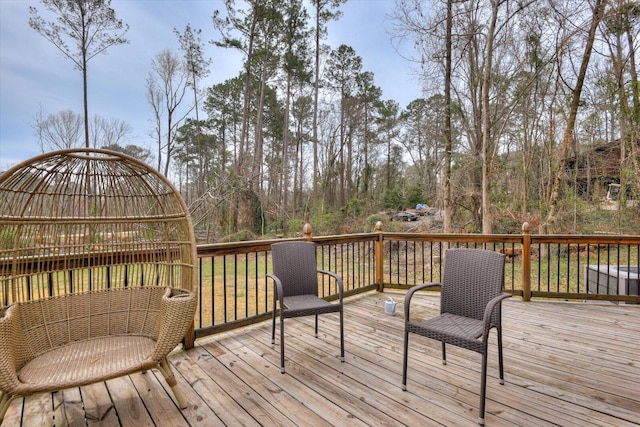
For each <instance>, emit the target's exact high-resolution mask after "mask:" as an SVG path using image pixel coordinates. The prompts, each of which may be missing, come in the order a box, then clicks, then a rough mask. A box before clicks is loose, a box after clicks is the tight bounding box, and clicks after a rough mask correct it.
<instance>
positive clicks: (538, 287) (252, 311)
mask: <svg viewBox="0 0 640 427" xmlns="http://www.w3.org/2000/svg"><path fill="white" fill-rule="evenodd" d="M300 239H305V240H309V241H313V242H315V243H316V245H317V259H318V268H322V269H325V270H331V271H335V272H336V273H338V274H340V275H341V276H342V278H343V282H344V289H345V294H346V295H352V294H356V293H359V292H364V291H367V290H371V289H377V290H380V291H381V290H384V289H385V288H408V287H411V286H413V285H415V284H418V283H424V282H438V281H440V277H441V274H442V265H443V257H444V254H445V250H446V249H447V248H449V247H476V248H478V247H480V248H485V249H490V250H495V251H500V252H502V253H504V254H505V255H506V257H507V267H506V273H505V290H506V291H507V292H511V293H513V294H514V295H517V296H520V297H522V299H523V300H525V301H527V300H529V299H531V298H562V299H578V300H603V301H611V302H626V303H636V304H637V303H640V296H638V295H639V294H640V289H638V287H639V284H638V282H639V280H638V271H637V268H638V259H639V258H640V256H639V254H640V235H636V236H600V235H588V236H587V235H582V236H576V235H531V234H530V233H529V231H528V225H527V224H525V225H523V231H522V233H521V234H509V235H495V234H492V235H480V234H422V233H420V234H415V233H390V232H384V231H383V230H382V228H381V225H380V224H379V225H378V226H377V229H376V230H375V231H374V232H372V233H362V234H349V235H339V236H318V237H316V236H313V235H312V233H311V227H310V226H308V225H306V226H305V228H304V229H303V233H302V236H301V237H300ZM294 240H295V239H294ZM281 241H283V239H274V240H258V241H250V242H234V243H217V244H207V245H200V246H198V261H199V272H198V274H199V280H198V283H199V285H198V293H199V308H198V311H197V313H196V319H195V334H196V337H199V336H204V335H209V334H212V333H216V332H221V331H225V330H229V329H233V328H236V327H239V326H243V325H248V324H251V323H254V322H258V321H261V320H265V319H267V318H269V317H270V316H271V313H272V309H273V283H270V282H269V281H268V280H267V278H266V273H268V272H270V271H271V245H272V244H273V243H276V242H281ZM52 257H55V255H52ZM53 261H54V260H50V262H53ZM39 262H44V261H42V260H39ZM47 262H49V261H47ZM65 262H66V263H67V264H65V266H64V268H61V270H65V271H61V272H60V274H56V275H52V274H49V275H47V276H46V277H40V276H41V275H40V276H38V275H34V277H33V280H23V281H21V284H20V285H19V286H18V287H19V289H18V292H17V297H11V298H10V297H9V289H8V287H7V286H3V287H0V301H3V302H4V304H5V305H6V304H7V303H10V302H11V301H12V300H13V299H15V298H18V300H23V299H31V298H43V297H48V296H53V295H57V294H59V293H69V292H82V291H84V290H87V289H91V288H92V283H91V281H92V280H93V279H92V275H88V276H87V275H86V274H84V270H83V269H86V268H87V265H88V264H87V263H86V262H82V260H77V262H75V263H73V264H72V265H71V264H69V260H68V259H65ZM5 264H6V263H2V262H0V276H3V278H4V279H5V280H4V283H5V284H6V283H9V281H11V277H10V276H11V273H10V272H11V269H10V268H8V264H7V265H5ZM629 266H631V267H635V269H636V270H635V271H629V269H628V267H629ZM34 268H35V267H34ZM101 268H102V269H103V270H105V271H104V272H103V273H104V275H106V277H111V276H114V277H115V275H120V276H122V275H124V276H125V277H128V276H129V275H132V274H133V273H130V272H129V273H128V272H127V269H126V265H124V266H123V265H115V266H109V265H104V266H102V267H101ZM87 277H88V278H87ZM132 277H133V276H132ZM7 279H8V280H7ZM27 279H29V277H27ZM132 280H134V279H132ZM126 282H127V281H126V280H124V283H125V284H124V286H126ZM40 283H42V285H40ZM321 285H322V287H321V293H322V296H323V297H325V298H327V299H332V298H336V289H335V284H333V283H329V282H321ZM23 288H24V289H23ZM12 298H13V299H12Z"/></svg>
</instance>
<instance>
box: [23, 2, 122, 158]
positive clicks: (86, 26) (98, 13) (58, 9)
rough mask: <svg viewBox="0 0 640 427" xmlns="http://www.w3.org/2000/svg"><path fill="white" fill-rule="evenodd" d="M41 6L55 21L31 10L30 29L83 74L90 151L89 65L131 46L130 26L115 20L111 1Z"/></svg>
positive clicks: (87, 141)
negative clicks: (113, 49) (118, 47)
mask: <svg viewBox="0 0 640 427" xmlns="http://www.w3.org/2000/svg"><path fill="white" fill-rule="evenodd" d="M41 3H42V5H43V6H44V7H45V9H47V10H48V11H49V12H51V13H53V14H54V15H55V16H56V20H55V21H46V20H45V19H44V18H42V17H41V16H40V15H39V14H38V9H36V8H35V7H33V6H29V13H30V14H31V18H29V25H30V26H31V28H33V29H34V30H36V31H37V32H38V33H40V34H41V35H42V36H43V37H44V38H46V39H47V40H49V41H50V42H51V43H53V45H54V46H55V47H56V48H58V50H60V52H62V54H63V55H64V56H65V57H66V58H68V59H70V60H71V61H72V62H73V63H74V65H75V67H76V68H77V69H78V70H80V72H81V73H82V87H83V95H84V140H85V146H86V147H89V107H88V96H87V64H88V62H89V61H90V60H91V59H92V58H93V57H95V56H96V55H98V54H100V53H104V52H105V51H106V50H107V49H108V48H110V47H111V46H114V45H119V44H125V43H128V40H127V39H125V38H124V35H125V33H126V32H127V31H128V30H129V25H125V24H123V23H122V21H121V20H119V19H117V18H116V13H115V11H114V10H113V9H112V8H111V7H110V6H111V0H41Z"/></svg>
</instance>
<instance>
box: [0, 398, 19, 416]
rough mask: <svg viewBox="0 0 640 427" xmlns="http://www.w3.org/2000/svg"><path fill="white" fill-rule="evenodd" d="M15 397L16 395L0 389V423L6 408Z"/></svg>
mask: <svg viewBox="0 0 640 427" xmlns="http://www.w3.org/2000/svg"><path fill="white" fill-rule="evenodd" d="M16 397H17V396H12V395H10V394H9V393H6V392H1V391H0V424H2V421H3V420H4V416H5V414H6V413H7V410H8V409H9V406H10V405H11V402H12V401H13V400H14V399H15V398H16Z"/></svg>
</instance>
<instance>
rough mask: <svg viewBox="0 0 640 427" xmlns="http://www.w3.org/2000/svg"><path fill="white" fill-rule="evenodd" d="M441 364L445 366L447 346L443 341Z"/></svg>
mask: <svg viewBox="0 0 640 427" xmlns="http://www.w3.org/2000/svg"><path fill="white" fill-rule="evenodd" d="M442 364H443V365H446V364H447V345H446V344H445V343H444V341H443V342H442Z"/></svg>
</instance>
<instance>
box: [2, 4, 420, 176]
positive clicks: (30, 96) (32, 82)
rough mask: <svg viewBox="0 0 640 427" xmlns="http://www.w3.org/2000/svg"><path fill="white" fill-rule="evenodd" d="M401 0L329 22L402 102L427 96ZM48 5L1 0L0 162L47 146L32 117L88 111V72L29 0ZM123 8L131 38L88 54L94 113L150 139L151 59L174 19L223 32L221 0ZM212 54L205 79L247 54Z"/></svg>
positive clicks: (232, 69)
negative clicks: (47, 31)
mask: <svg viewBox="0 0 640 427" xmlns="http://www.w3.org/2000/svg"><path fill="white" fill-rule="evenodd" d="M394 4H395V1H394V0H348V2H347V4H345V5H343V6H341V10H342V11H343V13H344V15H343V17H342V18H341V20H340V21H338V22H333V23H331V24H330V28H329V38H328V39H326V40H325V43H327V44H329V45H330V46H331V47H332V48H336V47H338V46H339V45H340V44H343V43H344V44H347V45H350V46H351V47H353V48H354V49H355V51H356V53H357V54H358V55H359V56H361V57H362V59H363V69H364V71H371V72H373V73H374V78H375V84H376V85H378V86H380V87H381V88H382V91H383V95H382V96H383V98H384V99H394V100H396V101H398V102H399V103H400V106H401V107H405V106H406V105H407V104H408V103H409V102H410V101H412V100H413V99H415V98H418V97H419V96H420V85H419V83H418V82H417V81H416V80H415V79H414V78H413V77H412V73H411V68H412V67H413V66H412V65H411V64H409V63H408V62H406V61H405V60H404V59H402V58H401V57H400V55H399V54H398V53H397V52H396V51H395V49H394V47H393V46H392V42H391V34H390V33H391V30H392V23H391V21H390V20H389V15H390V14H391V13H392V12H393V9H394ZM30 5H31V6H35V7H37V8H38V9H39V10H40V11H41V13H42V12H44V9H43V7H42V5H41V4H40V3H39V2H38V1H31V0H0V170H4V169H6V168H7V167H9V166H11V165H14V164H16V163H17V162H20V161H22V160H25V159H27V158H29V157H32V156H35V155H37V154H39V153H40V147H39V145H38V142H37V139H36V137H35V136H34V130H33V124H34V117H35V116H36V114H38V112H39V111H40V110H42V111H43V112H44V113H45V114H51V113H57V112H59V111H61V110H67V109H70V110H73V111H75V112H77V113H79V114H80V113H81V112H82V76H81V74H80V72H79V71H78V70H76V69H75V68H74V67H73V64H72V62H71V61H70V60H68V59H65V58H64V57H63V56H62V54H61V53H59V51H58V50H57V49H56V48H55V47H54V46H53V45H52V44H51V43H50V42H48V41H47V40H45V39H44V37H42V36H41V35H40V34H38V33H37V32H36V31H34V30H33V29H31V28H30V27H29V24H28V19H29V6H30ZM111 5H112V7H113V8H114V9H115V11H116V16H117V17H118V18H120V19H122V20H123V21H124V22H125V23H127V24H129V26H130V29H129V32H128V33H127V35H126V37H127V38H128V39H129V41H130V43H129V44H127V45H120V46H113V47H111V48H110V49H109V50H108V51H107V54H106V55H100V56H97V57H95V58H93V59H92V60H91V61H90V62H89V64H88V67H89V74H88V75H89V114H90V116H93V115H94V114H98V115H99V116H101V117H105V118H110V119H111V118H113V119H119V120H122V121H125V122H127V123H129V124H130V125H131V126H132V128H133V133H132V135H131V142H132V143H136V144H138V145H145V146H150V143H151V138H150V137H149V135H148V134H149V130H150V129H151V127H152V126H151V122H150V119H151V118H152V112H151V109H150V107H149V104H148V103H147V100H146V97H145V94H146V88H145V81H146V78H147V76H148V73H149V70H150V64H151V59H152V58H153V57H154V56H155V55H157V54H158V53H159V52H160V51H162V50H163V49H166V48H170V49H173V50H176V51H177V50H178V42H177V40H176V37H175V35H174V33H173V28H177V29H178V30H180V31H183V30H184V28H185V26H186V25H187V24H190V25H191V26H192V28H196V29H197V28H201V29H202V36H201V38H202V40H203V41H204V42H208V41H209V40H211V39H214V38H217V37H218V34H217V32H216V31H215V30H214V28H213V25H212V24H211V16H212V15H213V11H214V10H215V9H220V10H224V5H223V4H222V2H221V1H219V0H112V3H111ZM206 49H207V50H206V52H205V56H206V57H209V58H211V61H212V63H211V72H210V75H209V77H208V80H207V82H206V85H207V86H211V85H213V84H216V83H220V82H223V81H224V80H226V79H228V78H231V77H234V76H236V75H237V74H238V72H239V70H240V67H241V57H240V56H239V55H238V54H237V53H235V52H233V51H230V50H224V49H220V48H216V47H215V46H213V45H211V44H209V43H207V46H206Z"/></svg>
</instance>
